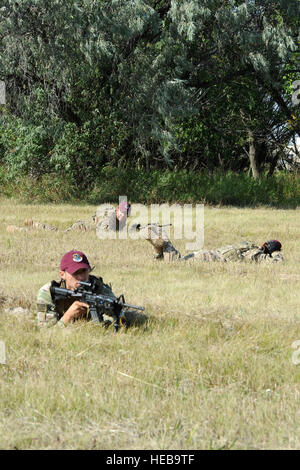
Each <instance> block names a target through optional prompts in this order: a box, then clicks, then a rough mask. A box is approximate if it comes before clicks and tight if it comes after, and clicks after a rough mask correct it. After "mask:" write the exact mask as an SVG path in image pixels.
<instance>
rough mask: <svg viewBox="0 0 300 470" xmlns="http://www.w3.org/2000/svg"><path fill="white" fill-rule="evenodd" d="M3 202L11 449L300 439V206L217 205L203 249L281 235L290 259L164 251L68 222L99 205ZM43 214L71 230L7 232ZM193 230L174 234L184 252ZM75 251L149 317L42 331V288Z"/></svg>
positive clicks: (5, 435)
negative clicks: (161, 257)
mask: <svg viewBox="0 0 300 470" xmlns="http://www.w3.org/2000/svg"><path fill="white" fill-rule="evenodd" d="M0 210H1V222H2V223H1V228H0V230H1V238H0V244H1V266H0V269H1V276H0V299H1V307H0V309H1V310H0V341H3V342H4V343H5V348H6V364H2V365H0V394H1V400H0V448H2V449H52V448H53V449H275V448H276V449H296V448H299V447H300V434H299V422H300V411H299V410H300V407H299V398H300V384H299V379H300V365H298V366H297V365H296V364H294V363H293V361H292V356H293V354H294V358H295V355H296V350H295V349H293V348H292V344H293V343H294V342H295V341H297V340H300V307H299V305H300V293H299V292H300V290H299V283H300V251H299V246H300V244H299V235H300V218H299V214H300V210H272V209H268V208H258V209H237V208H230V207H228V208H216V207H205V225H204V248H208V249H213V248H216V247H218V246H222V245H226V244H229V243H235V242H239V241H241V240H249V241H252V242H255V243H257V244H262V243H263V242H264V241H267V240H269V239H271V238H275V239H277V240H280V242H281V243H282V245H283V254H284V256H285V260H286V262H285V263H284V264H281V265H279V264H274V265H272V264H268V265H263V264H246V263H238V262H237V263H201V262H199V261H198V262H197V261H196V262H181V263H180V262H174V263H164V262H160V261H155V260H153V258H152V248H151V246H150V244H149V243H148V242H146V241H144V240H131V239H127V240H99V239H98V238H97V236H96V232H95V231H94V230H90V231H86V232H67V233H66V232H64V230H65V229H66V228H67V227H68V226H69V225H71V223H72V222H75V221H76V220H78V219H88V218H90V217H91V216H93V214H95V212H96V206H83V205H81V206H74V205H22V204H19V203H17V202H13V201H11V200H2V201H0ZM178 210H179V209H178ZM190 216H191V214H190ZM30 218H32V219H34V220H39V221H42V222H45V223H48V224H51V225H55V226H57V227H58V228H59V230H58V231H57V232H45V231H39V230H28V231H21V232H15V233H9V232H7V231H6V226H7V225H12V224H13V225H18V226H21V225H23V223H24V220H25V219H30ZM129 220H130V219H129ZM135 221H136V220H135ZM186 241H187V240H174V244H175V246H176V248H178V249H179V250H180V252H181V253H182V254H185V253H186V247H185V245H186ZM71 249H77V250H82V251H84V252H85V253H86V255H87V256H88V258H89V261H90V263H91V265H92V266H95V270H94V273H95V274H96V275H101V276H102V277H103V279H104V281H105V282H107V283H111V284H112V288H113V291H114V292H115V294H122V293H123V294H124V295H125V298H126V301H127V302H129V303H131V304H134V305H143V306H144V307H145V313H146V315H147V317H148V320H147V322H146V323H144V324H143V325H141V326H135V327H132V328H130V329H128V330H124V329H122V330H120V331H119V333H117V334H114V332H113V330H112V329H110V328H109V329H107V330H106V329H104V328H102V326H97V325H94V324H91V323H87V322H77V323H75V324H73V325H71V326H68V327H67V328H65V329H61V328H57V327H52V328H47V329H44V330H39V329H38V328H37V326H36V320H35V310H36V294H37V291H38V289H39V288H40V287H41V286H42V285H43V284H45V283H46V282H47V281H49V280H52V279H58V278H59V262H60V259H61V257H62V255H63V254H64V253H65V252H67V251H69V250H71ZM13 307H23V308H26V309H28V310H29V311H30V313H29V314H26V313H19V314H16V313H12V312H11V311H10V310H9V309H12V308H13ZM299 356H300V354H299ZM294 362H295V361H294Z"/></svg>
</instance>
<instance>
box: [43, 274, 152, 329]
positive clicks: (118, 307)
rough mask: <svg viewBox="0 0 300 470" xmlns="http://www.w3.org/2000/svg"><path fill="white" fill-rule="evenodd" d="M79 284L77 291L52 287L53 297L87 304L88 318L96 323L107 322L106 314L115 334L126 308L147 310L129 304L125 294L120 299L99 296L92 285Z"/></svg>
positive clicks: (86, 283)
mask: <svg viewBox="0 0 300 470" xmlns="http://www.w3.org/2000/svg"><path fill="white" fill-rule="evenodd" d="M79 284H80V287H78V288H77V289H75V290H70V289H64V288H63V287H55V286H52V287H51V295H52V297H53V299H54V300H55V301H57V300H59V299H74V300H79V301H80V302H85V303H86V304H88V306H89V312H88V318H90V319H91V320H92V321H93V322H94V323H102V322H105V321H104V318H103V315H104V314H106V315H108V316H110V317H112V318H113V321H114V322H113V325H114V329H115V332H117V331H118V329H119V328H120V319H121V314H122V311H123V309H124V308H125V309H127V308H131V309H134V310H145V308H144V307H139V306H137V305H130V304H127V303H126V302H125V298H124V295H123V294H122V295H120V296H119V297H112V296H109V295H103V294H97V293H95V292H94V289H93V286H92V283H90V282H79Z"/></svg>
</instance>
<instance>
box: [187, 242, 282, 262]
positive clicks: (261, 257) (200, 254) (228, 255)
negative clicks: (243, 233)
mask: <svg viewBox="0 0 300 470" xmlns="http://www.w3.org/2000/svg"><path fill="white" fill-rule="evenodd" d="M181 259H182V260H192V259H195V260H200V261H249V262H252V261H255V262H258V263H261V262H266V263H278V262H282V261H284V258H283V256H282V254H281V253H280V252H279V251H275V252H274V253H272V256H270V255H268V254H265V253H263V251H262V249H261V248H260V247H259V246H257V245H254V244H253V243H251V242H247V241H246V242H240V243H238V244H236V245H226V246H223V247H220V248H217V249H216V250H214V251H213V250H199V251H196V252H195V253H190V254H189V255H186V256H184V257H183V258H181Z"/></svg>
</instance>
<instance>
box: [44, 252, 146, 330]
mask: <svg viewBox="0 0 300 470" xmlns="http://www.w3.org/2000/svg"><path fill="white" fill-rule="evenodd" d="M90 272H91V266H90V263H89V261H88V259H87V257H86V255H85V254H84V253H82V252H81V251H78V250H72V251H69V252H68V253H66V254H65V255H64V256H63V257H62V259H61V262H60V272H59V274H60V281H59V282H56V281H52V282H47V284H45V285H44V286H42V287H41V288H40V290H39V291H38V295H37V322H38V326H39V327H43V326H52V325H57V326H60V327H65V326H67V325H68V324H69V323H73V322H74V321H75V320H76V319H78V318H84V317H87V313H88V308H89V307H88V305H87V304H86V303H84V302H80V301H79V300H75V299H72V298H67V299H59V300H58V301H55V300H54V299H53V298H52V295H51V287H52V286H55V287H63V288H65V289H70V290H75V289H76V288H78V287H79V286H80V284H79V282H89V283H91V284H92V285H93V286H94V288H95V290H94V292H95V293H97V294H103V295H108V296H110V297H113V298H116V296H115V295H114V293H113V292H112V290H111V287H110V286H109V285H107V284H104V282H103V280H102V278H101V277H96V276H92V275H91V274H90ZM105 317H107V316H105V315H104V319H105V320H106V321H110V320H111V319H110V317H107V318H105ZM144 318H145V316H143V315H139V314H138V313H137V312H133V311H126V312H122V316H121V324H124V325H126V326H129V325H130V324H132V323H137V322H142V321H144Z"/></svg>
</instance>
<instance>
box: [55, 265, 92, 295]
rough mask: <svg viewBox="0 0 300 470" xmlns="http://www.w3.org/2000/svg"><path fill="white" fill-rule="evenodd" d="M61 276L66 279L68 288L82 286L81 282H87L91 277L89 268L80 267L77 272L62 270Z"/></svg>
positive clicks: (72, 288)
mask: <svg viewBox="0 0 300 470" xmlns="http://www.w3.org/2000/svg"><path fill="white" fill-rule="evenodd" d="M60 277H61V278H62V279H64V280H65V281H66V288H67V289H70V290H75V289H77V287H79V286H80V284H79V282H86V281H87V280H88V278H89V270H88V269H78V271H75V273H73V274H70V273H68V272H67V271H60Z"/></svg>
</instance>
